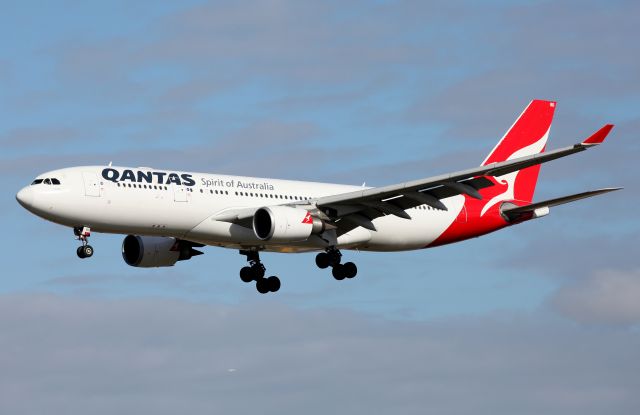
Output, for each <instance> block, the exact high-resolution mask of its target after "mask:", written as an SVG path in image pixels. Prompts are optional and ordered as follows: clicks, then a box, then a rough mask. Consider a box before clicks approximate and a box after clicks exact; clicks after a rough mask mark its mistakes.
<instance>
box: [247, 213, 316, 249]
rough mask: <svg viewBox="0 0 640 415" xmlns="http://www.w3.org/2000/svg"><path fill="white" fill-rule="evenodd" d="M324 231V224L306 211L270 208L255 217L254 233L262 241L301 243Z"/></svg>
mask: <svg viewBox="0 0 640 415" xmlns="http://www.w3.org/2000/svg"><path fill="white" fill-rule="evenodd" d="M324 230H325V224H324V222H322V221H321V220H320V219H318V218H314V217H313V216H311V214H310V213H309V212H308V211H307V210H305V209H299V208H293V207H288V206H268V207H263V208H260V209H258V210H257V211H256V213H255V214H254V215H253V232H254V233H255V234H256V237H257V238H258V239H260V240H261V241H274V242H301V241H306V240H307V239H309V237H310V236H311V235H312V234H320V233H322V232H324Z"/></svg>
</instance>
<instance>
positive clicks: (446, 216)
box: [17, 166, 464, 252]
mask: <svg viewBox="0 0 640 415" xmlns="http://www.w3.org/2000/svg"><path fill="white" fill-rule="evenodd" d="M106 169H109V170H108V171H107V172H106V173H105V170H106ZM114 171H115V172H117V174H116V173H114ZM123 171H131V172H132V174H129V175H123V174H122V172H123ZM140 174H141V177H140V176H139V175H140ZM125 176H126V177H125ZM47 178H49V179H51V178H56V179H58V181H59V182H60V184H59V185H53V184H51V185H50V184H45V183H39V184H34V185H31V186H27V187H25V188H24V189H22V190H21V191H20V192H19V193H18V196H17V198H18V200H19V201H20V203H21V204H22V205H23V206H24V207H25V208H27V209H28V210H30V211H31V212H33V213H34V214H36V215H38V216H41V217H43V218H45V219H47V220H50V221H52V222H55V223H59V224H62V225H66V226H71V227H77V226H87V227H90V228H91V229H92V230H93V231H95V232H105V233H117V234H135V235H148V236H169V237H175V238H179V239H185V240H189V241H193V242H197V243H202V244H206V245H213V246H221V247H227V248H236V249H238V248H239V249H242V248H247V247H259V248H260V249H262V250H266V251H278V252H300V251H309V250H320V249H324V248H326V247H328V246H330V245H336V246H337V247H339V248H344V249H361V250H371V251H399V250H412V249H420V248H425V247H426V246H427V245H429V244H430V243H432V242H433V241H434V240H436V238H438V237H439V236H440V235H441V234H442V233H443V232H444V231H445V230H446V229H447V228H448V227H449V226H450V225H451V224H452V223H453V222H454V221H456V220H460V218H459V214H460V212H461V210H462V209H463V208H464V197H463V196H454V197H450V198H448V199H444V200H443V203H444V204H445V205H446V206H447V208H448V210H447V211H442V210H434V209H431V208H428V207H427V206H419V207H417V208H413V209H409V210H408V211H407V212H408V213H409V214H410V215H411V217H412V220H406V219H402V218H399V217H397V216H393V215H387V216H382V217H379V218H376V219H374V220H373V223H374V225H375V228H376V231H370V230H367V229H365V228H363V227H356V228H355V229H353V230H351V231H350V232H347V233H345V234H343V235H340V236H339V237H338V238H337V244H334V243H332V242H335V241H327V240H325V239H323V238H321V237H319V236H315V235H312V236H311V237H310V238H309V239H308V240H306V241H304V242H297V243H286V244H282V243H270V242H269V241H263V240H260V239H258V238H257V237H256V235H255V233H254V231H253V229H251V228H250V227H247V226H241V225H239V224H233V223H229V222H225V221H220V220H216V219H215V217H216V216H218V215H220V214H222V213H224V212H225V211H226V210H230V209H240V208H249V207H265V206H273V205H284V204H292V203H297V204H300V205H301V206H305V200H308V199H313V198H317V197H321V196H329V195H335V194H341V193H346V192H352V191H354V190H361V189H363V188H362V187H357V186H347V185H338V184H327V183H315V182H302V181H290V180H277V179H262V178H252V177H241V176H227V175H218V174H207V173H185V172H171V171H163V170H156V169H151V168H144V167H143V168H126V167H117V168H116V167H113V168H111V167H105V166H87V167H73V168H67V169H61V170H56V171H52V172H48V173H45V174H41V175H40V176H38V178H37V179H47ZM184 178H186V180H184ZM178 183H180V184H178ZM461 216H463V215H461Z"/></svg>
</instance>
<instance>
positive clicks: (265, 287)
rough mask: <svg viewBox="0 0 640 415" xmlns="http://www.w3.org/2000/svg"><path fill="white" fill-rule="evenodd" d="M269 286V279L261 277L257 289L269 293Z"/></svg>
mask: <svg viewBox="0 0 640 415" xmlns="http://www.w3.org/2000/svg"><path fill="white" fill-rule="evenodd" d="M269 288H270V287H269V281H267V279H266V278H260V279H259V280H257V281H256V290H258V292H259V293H260V294H266V293H268V292H269V291H270V290H269Z"/></svg>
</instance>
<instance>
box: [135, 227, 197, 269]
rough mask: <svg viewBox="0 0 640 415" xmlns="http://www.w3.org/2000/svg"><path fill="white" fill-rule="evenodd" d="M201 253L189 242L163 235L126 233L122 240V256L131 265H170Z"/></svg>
mask: <svg viewBox="0 0 640 415" xmlns="http://www.w3.org/2000/svg"><path fill="white" fill-rule="evenodd" d="M201 254H202V252H200V251H197V250H195V249H193V248H192V245H191V244H190V243H189V242H187V241H181V240H178V239H176V238H169V237H165V236H135V235H127V236H126V237H125V238H124V241H122V258H124V262H126V263H127V264H128V265H131V266H132V267H141V268H153V267H171V266H173V265H175V263H176V262H178V261H183V260H187V259H191V257H192V256H195V255H201Z"/></svg>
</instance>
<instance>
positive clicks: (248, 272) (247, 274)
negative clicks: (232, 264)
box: [240, 267, 253, 282]
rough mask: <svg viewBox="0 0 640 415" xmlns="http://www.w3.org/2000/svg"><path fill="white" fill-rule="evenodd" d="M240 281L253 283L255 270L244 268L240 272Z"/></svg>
mask: <svg viewBox="0 0 640 415" xmlns="http://www.w3.org/2000/svg"><path fill="white" fill-rule="evenodd" d="M240 279H241V280H242V281H244V282H251V281H253V270H252V269H251V267H242V269H241V270H240Z"/></svg>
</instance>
